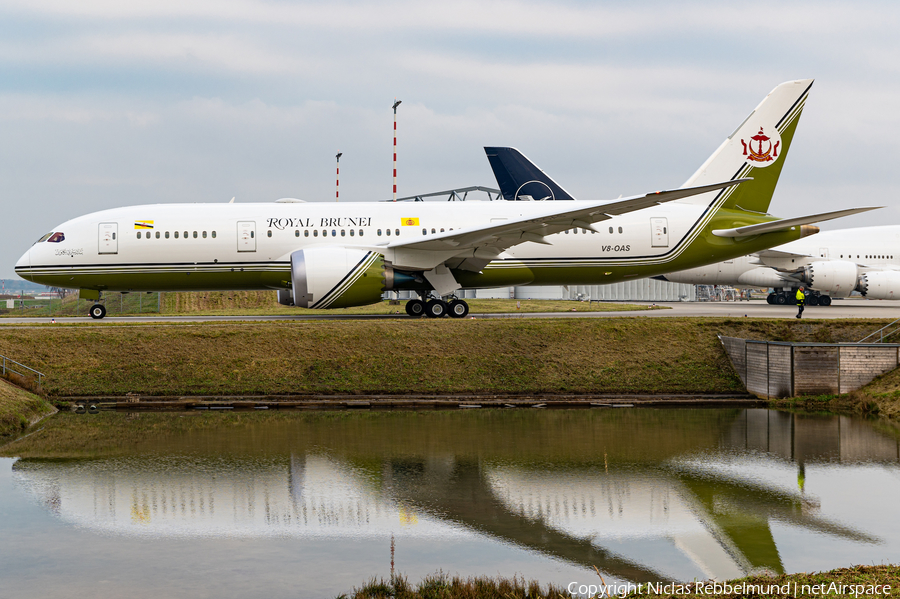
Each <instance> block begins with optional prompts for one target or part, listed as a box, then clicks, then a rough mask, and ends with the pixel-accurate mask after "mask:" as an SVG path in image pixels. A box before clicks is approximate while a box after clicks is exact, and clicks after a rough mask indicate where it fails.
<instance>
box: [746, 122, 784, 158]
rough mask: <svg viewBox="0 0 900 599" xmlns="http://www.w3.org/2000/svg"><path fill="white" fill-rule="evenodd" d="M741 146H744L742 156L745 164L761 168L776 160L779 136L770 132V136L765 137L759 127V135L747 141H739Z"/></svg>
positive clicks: (761, 128)
mask: <svg viewBox="0 0 900 599" xmlns="http://www.w3.org/2000/svg"><path fill="white" fill-rule="evenodd" d="M741 145H743V146H744V156H746V157H747V158H746V160H747V163H748V164H750V165H751V166H755V167H757V168H762V167H766V166H769V165H770V164H773V163H774V162H775V161H777V160H778V150H779V149H780V146H781V136H780V135H778V131H777V130H773V131H770V134H769V135H767V134H766V133H765V131H764V130H763V127H760V128H759V133H757V134H756V135H754V136H753V137H751V138H750V139H749V140H744V139H741Z"/></svg>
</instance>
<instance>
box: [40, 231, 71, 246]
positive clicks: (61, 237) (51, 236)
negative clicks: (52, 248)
mask: <svg viewBox="0 0 900 599" xmlns="http://www.w3.org/2000/svg"><path fill="white" fill-rule="evenodd" d="M65 240H66V236H65V234H63V233H60V232H59V231H51V232H50V233H47V234H46V235H44V236H43V237H41V238H40V239H38V240H37V241H35V243H43V242H45V241H47V242H50V243H59V242H60V241H65Z"/></svg>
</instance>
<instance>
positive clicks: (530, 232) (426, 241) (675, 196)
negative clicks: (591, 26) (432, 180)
mask: <svg viewBox="0 0 900 599" xmlns="http://www.w3.org/2000/svg"><path fill="white" fill-rule="evenodd" d="M749 180H750V179H735V180H733V181H725V182H722V183H715V184H712V185H703V186H701V187H687V188H683V189H673V190H669V191H657V192H655V193H648V194H646V195H642V196H633V197H630V198H626V199H624V200H618V201H614V202H599V201H598V202H578V204H577V207H575V206H573V205H572V204H571V203H569V202H546V203H545V204H546V206H547V210H546V211H545V212H543V213H539V214H536V215H535V214H531V215H529V216H527V217H523V218H511V219H509V220H504V221H502V222H492V223H490V224H485V225H481V226H477V227H471V228H469V227H464V228H459V229H456V230H455V231H447V232H445V233H437V234H432V235H428V236H427V237H423V238H422V239H419V240H416V241H403V242H399V241H398V242H393V243H391V242H385V243H384V244H382V245H381V246H380V247H383V248H386V249H388V250H393V252H392V254H393V259H392V260H391V261H392V263H393V264H394V266H399V267H405V268H410V269H413V270H429V269H431V268H434V267H435V266H437V265H439V264H442V263H444V262H445V261H447V260H449V259H451V258H459V259H460V260H459V261H458V262H457V263H455V264H453V265H452V267H453V268H462V269H464V270H471V271H474V272H478V271H480V270H481V269H482V268H483V267H484V265H485V264H487V263H488V262H490V261H491V260H493V259H495V258H496V257H497V256H498V255H500V254H501V253H502V252H504V251H505V250H507V249H508V248H511V247H513V246H515V245H518V244H520V243H525V242H526V241H532V242H534V243H544V244H548V243H549V242H547V241H546V240H544V237H545V236H547V235H553V234H554V233H559V232H561V231H565V230H566V229H571V228H573V227H574V228H581V229H590V230H594V231H596V229H594V227H593V223H596V222H600V221H604V220H608V219H610V218H612V217H614V216H619V215H621V214H626V213H628V212H634V211H636V210H643V209H644V208H649V207H651V206H656V205H658V204H663V203H666V202H671V201H674V200H679V199H681V198H686V197H690V196H693V195H698V194H702V193H707V192H709V191H715V190H717V189H723V188H725V187H731V186H732V185H737V184H739V183H742V182H744V181H749Z"/></svg>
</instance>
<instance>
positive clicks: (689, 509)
mask: <svg viewBox="0 0 900 599" xmlns="http://www.w3.org/2000/svg"><path fill="white" fill-rule="evenodd" d="M626 412H628V413H627V414H626ZM679 414H681V415H684V414H687V416H686V417H680V416H679ZM105 416H106V415H104V416H101V417H105ZM110 416H111V417H112V416H116V415H110ZM260 416H261V415H260ZM431 418H433V419H435V420H433V421H431V420H429V419H431ZM441 418H443V419H444V420H441ZM666 423H668V428H665V429H664V428H663V427H665V426H666ZM270 424H271V426H270ZM248 426H250V427H251V428H252V429H253V430H251V431H250V432H249V433H248V434H247V435H246V436H247V437H248V438H252V439H253V441H252V442H251V445H250V446H252V449H253V450H252V451H245V452H243V453H238V454H235V453H234V452H232V453H231V454H229V453H228V452H227V451H225V452H223V451H222V450H221V448H222V447H229V446H228V445H226V444H224V443H226V441H223V440H222V439H219V440H218V441H217V443H218V445H219V447H216V443H212V442H209V443H206V444H204V443H199V444H198V442H197V440H196V435H195V437H194V438H193V439H192V441H191V443H192V445H191V449H190V450H189V451H188V450H184V448H183V447H181V446H179V441H178V439H177V438H168V439H162V440H157V441H156V443H157V445H156V446H155V450H154V451H143V450H140V451H136V452H135V453H134V454H133V455H130V456H125V457H115V458H101V459H96V458H94V459H74V460H64V461H59V460H44V459H38V458H27V459H21V460H19V461H18V462H16V464H15V465H14V476H15V477H16V482H17V484H18V485H19V486H20V487H22V488H25V489H27V490H29V491H30V492H31V493H32V494H33V495H34V496H35V497H36V498H37V499H38V500H39V501H40V502H41V503H42V504H43V505H44V506H46V507H47V508H48V509H50V510H52V511H53V512H54V513H56V514H57V515H58V516H59V517H60V518H61V519H62V520H63V521H66V522H70V523H72V524H77V525H79V526H83V527H87V528H89V529H96V530H101V531H105V532H114V533H124V534H138V535H145V534H147V535H157V536H170V535H172V536H216V535H227V536H269V535H272V536H297V537H342V536H361V535H375V536H378V535H386V534H394V535H396V536H397V538H398V539H400V540H402V539H403V538H404V537H409V536H438V537H446V536H448V535H452V536H458V535H463V536H465V535H472V534H477V535H486V536H488V537H490V538H492V539H494V540H496V541H498V542H501V543H511V544H515V545H516V546H518V547H522V548H526V549H529V550H532V551H536V552H540V553H542V554H545V555H548V556H551V557H553V558H555V559H560V560H564V561H566V562H569V563H571V564H577V565H581V566H584V567H587V568H591V567H592V566H594V565H596V566H597V567H598V568H600V570H601V571H604V572H606V573H608V574H610V575H612V576H613V577H615V578H618V579H628V580H633V581H651V580H654V581H655V580H672V578H673V576H674V577H675V578H680V579H689V578H692V577H695V576H698V577H700V576H702V577H710V578H717V579H724V578H732V577H738V576H743V575H746V574H748V573H751V572H754V571H759V570H762V569H765V570H769V571H772V572H776V573H780V572H782V571H783V565H782V558H781V556H780V555H779V550H778V547H777V546H776V543H775V540H774V538H773V534H772V530H771V528H770V522H772V521H777V522H780V523H784V524H788V525H793V526H795V527H799V528H800V529H802V530H804V531H805V532H807V533H810V532H811V533H818V534H820V535H828V536H830V537H833V538H837V539H842V540H845V541H852V542H858V543H878V542H880V540H881V539H879V538H878V537H876V536H874V535H873V534H871V533H869V532H867V531H862V530H855V529H853V528H851V527H848V526H845V525H842V524H839V523H838V522H835V521H832V520H830V519H828V518H825V517H823V516H821V515H818V514H817V512H818V511H819V505H818V503H819V502H818V500H817V499H816V497H814V496H811V495H810V494H807V493H805V492H804V490H803V481H804V469H805V467H806V466H808V465H812V464H817V463H833V464H849V463H860V462H865V463H880V464H886V465H889V467H891V468H893V467H895V466H896V464H897V463H898V461H900V460H898V442H897V440H896V439H893V438H891V437H888V436H887V435H884V434H882V433H879V432H877V431H875V430H874V429H872V427H871V426H870V425H868V424H866V423H865V422H864V421H858V420H854V419H851V418H846V417H800V416H794V415H790V414H785V413H779V412H770V411H767V410H734V409H732V410H690V411H681V412H679V411H675V410H628V411H626V410H616V411H606V412H602V411H596V410H595V411H568V412H540V413H535V412H529V413H528V414H523V413H522V412H521V411H519V412H518V413H514V412H500V411H495V412H493V413H481V414H478V415H477V416H476V415H475V414H471V413H467V414H459V413H447V414H444V415H443V416H441V415H437V414H434V415H428V416H424V417H423V416H418V417H416V416H415V415H409V414H385V415H377V416H376V417H375V418H369V419H367V420H365V422H354V421H353V419H349V420H344V421H339V422H336V421H322V422H315V421H311V420H310V419H309V418H308V417H307V419H306V420H305V421H303V422H296V423H291V422H287V423H286V422H284V421H280V422H274V423H267V422H266V421H265V420H263V419H257V420H255V421H253V422H251V423H250V424H248ZM273 427H274V428H273ZM261 428H265V429H266V430H267V431H269V432H268V433H267V434H266V435H262V436H261V435H260V434H259V431H260V429H261ZM269 429H272V430H269ZM422 429H428V430H427V431H423V430H422ZM649 430H652V431H654V432H652V433H648V432H647V431H649ZM489 431H490V432H491V433H492V434H488V433H489ZM562 431H568V432H566V433H565V434H563V432H562ZM641 431H643V436H642V434H641ZM569 433H574V434H569ZM204 434H210V435H211V434H212V433H211V432H209V431H206V432H205V433H204ZM221 434H222V435H223V436H226V435H234V434H236V433H235V430H234V428H233V427H232V428H229V429H228V431H227V432H225V433H221ZM650 437H652V439H651V438H650ZM298 439H301V440H302V441H298ZM426 439H427V440H428V441H427V442H426ZM523 439H524V441H523ZM254 443H256V444H259V443H262V444H263V445H264V446H263V447H259V446H258V445H253V444H254ZM164 444H166V445H169V446H172V449H171V453H169V454H165V453H162V452H161V451H160V450H161V446H162V445H164ZM197 447H203V448H204V449H203V450H202V451H201V450H197ZM242 447H243V448H244V449H246V448H247V447H248V446H247V443H246V442H245V443H244V445H243V446H242ZM25 455H37V454H36V453H35V452H34V451H31V452H25ZM261 455H262V456H264V457H260V456H261ZM401 456H402V457H401ZM760 472H763V473H765V472H776V473H777V472H780V474H775V475H772V476H771V480H763V479H762V478H761V477H760ZM786 473H787V474H789V476H788V477H787V479H786V478H785V476H784V475H785V474H786ZM792 473H796V475H795V474H792ZM785 480H787V481H788V483H789V484H785ZM629 539H631V540H635V539H639V540H643V541H644V542H647V541H649V542H652V543H653V544H654V547H655V549H654V550H653V551H641V552H640V557H630V554H635V555H636V554H637V552H635V551H628V550H627V549H625V550H623V549H622V548H623V547H624V546H623V540H625V541H627V540H629ZM626 544H627V543H626ZM645 546H646V545H645ZM673 554H674V555H676V556H680V557H679V559H680V560H681V561H683V562H684V564H685V567H684V568H681V569H680V570H679V571H672V569H673V567H677V566H673V565H672V564H673V563H674V564H677V563H678V560H677V559H673ZM685 558H687V559H685ZM450 565H451V567H452V564H450ZM488 566H489V565H488ZM487 570H489V571H490V572H488V573H492V571H491V568H490V567H488V568H487Z"/></svg>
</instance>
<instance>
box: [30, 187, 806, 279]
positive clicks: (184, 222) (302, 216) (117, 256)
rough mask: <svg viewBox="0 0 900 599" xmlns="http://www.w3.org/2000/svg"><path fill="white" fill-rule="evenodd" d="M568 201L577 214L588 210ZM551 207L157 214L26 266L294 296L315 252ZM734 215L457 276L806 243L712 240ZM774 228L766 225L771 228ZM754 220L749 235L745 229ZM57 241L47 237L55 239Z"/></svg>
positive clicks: (557, 273) (542, 274)
mask: <svg viewBox="0 0 900 599" xmlns="http://www.w3.org/2000/svg"><path fill="white" fill-rule="evenodd" d="M578 203H579V202H575V201H569V202H566V205H572V206H577V205H578ZM546 208H547V205H546V202H510V201H493V202H471V201H470V202H398V203H384V202H359V203H339V204H338V203H300V202H292V203H280V202H274V203H260V204H156V205H145V206H133V207H127V208H116V209H112V210H105V211H101V212H95V213H92V214H88V215H85V216H82V217H79V218H75V219H73V220H70V221H67V222H65V223H63V224H61V225H59V226H58V227H56V228H55V229H54V232H55V233H57V234H62V237H63V239H61V240H59V239H58V237H59V235H57V239H56V240H54V239H53V237H52V236H51V237H50V239H49V240H42V241H40V242H38V243H35V244H34V245H33V246H32V247H31V249H30V250H29V251H28V252H27V253H26V254H25V255H24V256H22V258H21V259H20V260H19V262H18V263H17V264H16V272H17V273H18V274H19V275H20V276H22V277H23V278H25V279H27V280H30V281H34V282H37V283H42V284H45V285H50V286H57V287H68V288H81V289H96V290H101V291H102V290H115V291H160V290H161V291H167V290H173V291H174V290H230V289H235V290H237V289H287V288H289V287H290V281H291V276H290V268H291V259H290V257H291V254H292V252H295V251H297V250H299V249H305V248H314V247H335V246H337V247H342V248H358V249H361V250H367V251H373V252H379V253H383V254H385V258H386V260H387V261H390V260H391V257H392V255H391V252H392V250H391V249H390V248H388V246H389V245H390V244H391V243H396V242H403V241H412V240H425V239H427V238H428V237H429V236H431V235H438V234H440V233H442V232H448V231H451V230H453V231H464V230H466V228H467V227H470V228H474V227H478V226H482V225H485V224H491V223H498V222H502V221H503V220H505V219H515V218H522V217H527V216H528V215H529V214H532V213H534V214H537V213H539V212H542V211H546ZM733 220H734V219H733V218H730V217H729V211H727V210H720V211H718V212H714V211H711V210H710V209H709V207H708V206H702V205H697V204H681V203H678V202H670V203H668V204H665V205H660V206H657V207H654V208H652V209H646V210H640V211H637V212H633V213H628V214H624V215H621V216H618V217H615V218H612V219H609V220H605V221H602V222H600V223H597V224H596V225H595V226H594V228H595V229H597V230H598V231H599V232H597V231H591V230H589V229H585V228H578V227H573V228H571V229H568V230H566V231H564V232H562V233H557V234H553V235H549V236H547V237H546V238H545V239H546V241H547V242H549V245H545V244H539V243H533V242H525V243H522V244H520V245H517V246H514V247H512V248H510V249H508V250H507V251H506V252H504V253H502V254H500V255H499V256H497V258H496V259H494V260H492V261H491V262H490V263H488V264H487V266H485V267H484V268H483V269H482V270H481V271H480V272H473V271H470V270H465V269H457V270H454V271H453V272H454V275H455V276H456V279H457V281H458V282H459V285H460V287H462V288H489V287H500V286H508V285H524V284H532V285H560V284H605V283H614V282H617V281H622V280H627V279H629V278H632V277H643V276H650V275H654V274H660V273H665V272H672V271H674V270H681V269H684V268H692V267H694V266H698V265H701V264H705V263H709V262H710V261H712V260H721V259H723V258H730V257H737V256H739V255H742V254H746V253H748V252H752V251H755V250H757V249H761V248H764V247H770V246H772V245H774V244H776V243H785V242H788V241H791V240H793V239H797V238H799V237H800V228H799V227H797V228H796V229H794V230H790V231H783V232H778V233H768V234H765V235H758V236H754V237H752V238H749V239H738V240H735V239H724V238H720V237H715V236H712V235H710V234H709V231H710V230H713V229H717V228H728V227H732V226H735V222H733ZM763 220H766V219H763ZM746 222H747V217H746V214H742V215H740V220H739V223H738V224H746ZM45 237H46V236H45Z"/></svg>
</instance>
